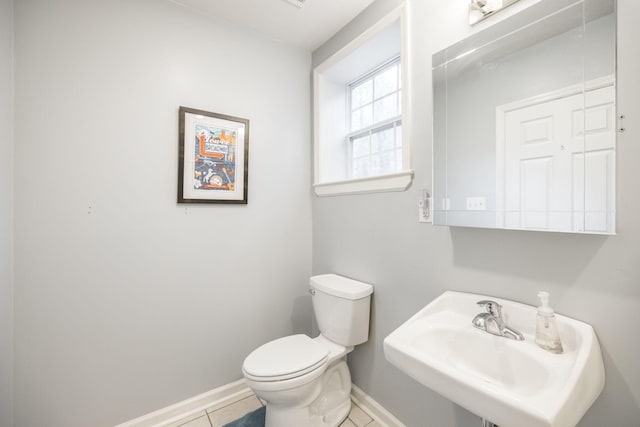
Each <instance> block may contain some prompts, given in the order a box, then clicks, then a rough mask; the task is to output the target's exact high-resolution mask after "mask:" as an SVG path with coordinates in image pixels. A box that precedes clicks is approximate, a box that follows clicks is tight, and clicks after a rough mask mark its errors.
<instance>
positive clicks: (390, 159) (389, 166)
mask: <svg viewBox="0 0 640 427" xmlns="http://www.w3.org/2000/svg"><path fill="white" fill-rule="evenodd" d="M396 170H397V169H396V152H395V151H387V152H385V153H382V154H381V155H380V173H392V172H396Z"/></svg>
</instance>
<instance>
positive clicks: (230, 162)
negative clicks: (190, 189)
mask: <svg viewBox="0 0 640 427" xmlns="http://www.w3.org/2000/svg"><path fill="white" fill-rule="evenodd" d="M195 138H196V140H195V141H194V145H195V147H194V153H193V154H194V161H195V171H194V177H193V186H194V189H203V190H209V191H233V189H234V188H235V170H236V165H235V149H236V138H237V133H236V131H234V130H233V129H225V128H220V127H216V126H209V125H204V124H199V123H197V124H196V126H195Z"/></svg>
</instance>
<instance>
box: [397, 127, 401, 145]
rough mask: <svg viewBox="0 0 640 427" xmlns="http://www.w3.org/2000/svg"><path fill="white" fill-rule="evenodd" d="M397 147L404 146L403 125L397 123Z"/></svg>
mask: <svg viewBox="0 0 640 427" xmlns="http://www.w3.org/2000/svg"><path fill="white" fill-rule="evenodd" d="M396 147H399V148H400V147H402V125H396Z"/></svg>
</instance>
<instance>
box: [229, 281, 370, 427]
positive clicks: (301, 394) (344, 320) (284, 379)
mask: <svg viewBox="0 0 640 427" xmlns="http://www.w3.org/2000/svg"><path fill="white" fill-rule="evenodd" d="M310 284H311V289H310V293H311V294H312V301H313V308H314V312H315V314H316V319H317V321H318V327H319V329H320V335H319V336H317V337H316V338H310V337H309V336H307V335H302V334H299V335H290V336H287V337H284V338H279V339H276V340H274V341H270V342H268V343H266V344H263V345H262V346H260V347H258V348H257V349H255V350H254V351H253V352H252V353H251V354H249V355H248V356H247V357H246V359H245V360H244V363H243V365H242V372H243V374H244V377H245V381H246V382H247V384H248V385H249V387H250V388H251V389H252V390H253V391H254V392H255V393H256V395H257V396H258V397H260V398H261V399H263V400H264V401H265V402H266V418H265V427H288V426H295V427H336V426H338V425H339V424H340V423H341V422H342V421H343V420H344V419H345V418H346V417H347V415H348V413H349V410H350V409H351V398H350V394H351V376H350V373H349V368H348V367H347V363H346V356H347V354H348V353H350V352H351V351H353V346H354V345H357V344H361V343H363V342H365V341H367V339H368V332H369V307H370V299H371V293H372V292H373V287H372V286H371V285H368V284H366V283H362V282H357V281H355V280H351V279H347V278H345V277H341V276H337V275H334V274H327V275H322V276H314V277H312V278H311V281H310Z"/></svg>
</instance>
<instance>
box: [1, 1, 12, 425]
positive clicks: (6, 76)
mask: <svg viewBox="0 0 640 427" xmlns="http://www.w3.org/2000/svg"><path fill="white" fill-rule="evenodd" d="M12 129H13V0H0V426H11V425H12V413H11V412H12V403H13V401H12V399H13V398H12V381H13V380H12V376H13V365H12V363H13V362H12V359H13V178H12V176H13V134H12Z"/></svg>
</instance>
